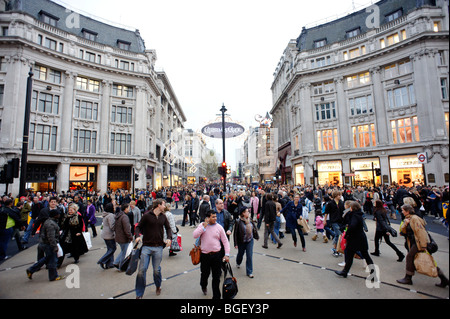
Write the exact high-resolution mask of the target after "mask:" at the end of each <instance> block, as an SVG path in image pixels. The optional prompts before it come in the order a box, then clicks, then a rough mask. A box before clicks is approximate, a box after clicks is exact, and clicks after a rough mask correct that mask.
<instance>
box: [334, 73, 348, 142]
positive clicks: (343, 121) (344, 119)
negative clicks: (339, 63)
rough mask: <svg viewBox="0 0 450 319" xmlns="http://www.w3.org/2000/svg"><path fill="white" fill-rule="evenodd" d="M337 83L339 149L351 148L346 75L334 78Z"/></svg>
mask: <svg viewBox="0 0 450 319" xmlns="http://www.w3.org/2000/svg"><path fill="white" fill-rule="evenodd" d="M334 83H335V85H336V102H335V103H336V112H337V116H338V125H339V129H338V132H339V137H340V141H339V142H340V144H339V149H349V148H350V127H349V124H348V112H347V101H346V98H345V91H344V77H342V76H341V77H337V78H335V79H334Z"/></svg>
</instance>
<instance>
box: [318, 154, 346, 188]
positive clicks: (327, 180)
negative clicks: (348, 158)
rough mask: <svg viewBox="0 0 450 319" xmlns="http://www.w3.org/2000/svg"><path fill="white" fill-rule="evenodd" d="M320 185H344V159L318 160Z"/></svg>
mask: <svg viewBox="0 0 450 319" xmlns="http://www.w3.org/2000/svg"><path fill="white" fill-rule="evenodd" d="M317 170H318V171H319V185H325V184H327V185H342V161H340V160H339V161H318V162H317Z"/></svg>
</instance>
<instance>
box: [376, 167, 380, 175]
mask: <svg viewBox="0 0 450 319" xmlns="http://www.w3.org/2000/svg"><path fill="white" fill-rule="evenodd" d="M375 175H376V176H381V168H375Z"/></svg>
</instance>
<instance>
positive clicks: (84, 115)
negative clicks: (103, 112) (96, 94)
mask: <svg viewBox="0 0 450 319" xmlns="http://www.w3.org/2000/svg"><path fill="white" fill-rule="evenodd" d="M74 117H75V118H79V119H85V120H94V121H97V119H98V103H93V102H88V101H81V100H76V101H75V114H74Z"/></svg>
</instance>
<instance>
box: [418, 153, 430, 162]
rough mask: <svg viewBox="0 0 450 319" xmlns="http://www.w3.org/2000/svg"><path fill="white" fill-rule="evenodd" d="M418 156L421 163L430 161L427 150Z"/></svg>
mask: <svg viewBox="0 0 450 319" xmlns="http://www.w3.org/2000/svg"><path fill="white" fill-rule="evenodd" d="M417 158H418V159H419V163H420V164H426V163H428V156H427V153H426V152H423V153H417Z"/></svg>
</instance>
